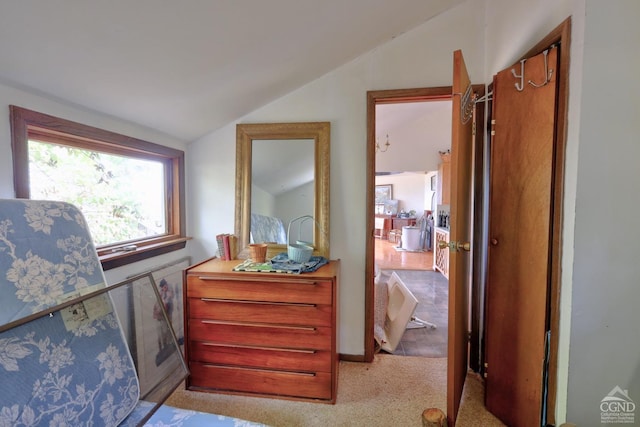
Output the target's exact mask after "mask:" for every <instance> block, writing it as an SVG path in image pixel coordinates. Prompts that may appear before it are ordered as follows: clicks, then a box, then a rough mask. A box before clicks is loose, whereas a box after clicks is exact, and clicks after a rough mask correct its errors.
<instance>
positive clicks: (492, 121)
mask: <svg viewBox="0 0 640 427" xmlns="http://www.w3.org/2000/svg"><path fill="white" fill-rule="evenodd" d="M495 134H496V121H495V119H493V120H491V136H493V135H495Z"/></svg>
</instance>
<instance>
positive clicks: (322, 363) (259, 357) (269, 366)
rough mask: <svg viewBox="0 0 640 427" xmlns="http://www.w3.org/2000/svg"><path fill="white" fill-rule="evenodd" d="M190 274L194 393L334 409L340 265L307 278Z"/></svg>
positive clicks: (223, 270)
mask: <svg viewBox="0 0 640 427" xmlns="http://www.w3.org/2000/svg"><path fill="white" fill-rule="evenodd" d="M237 264H238V262H237V261H220V260H218V259H214V258H212V259H209V260H206V261H204V262H202V263H200V264H196V265H194V266H192V267H190V268H188V269H186V270H185V283H186V293H185V295H186V297H185V324H186V325H187V326H186V328H185V355H186V359H187V363H188V366H189V370H190V375H189V377H188V378H187V381H186V386H187V389H189V390H195V391H207V392H220V393H230V394H243V395H255V396H262V397H277V398H285V399H299V400H311V401H318V402H324V403H335V401H336V395H337V386H338V354H339V353H338V337H337V322H338V305H337V294H338V277H339V268H340V261H330V262H329V263H328V264H327V265H325V266H323V267H321V268H319V269H318V270H316V271H315V272H311V273H303V274H287V273H264V272H246V271H243V272H238V271H233V268H234V267H235V266H236V265H237Z"/></svg>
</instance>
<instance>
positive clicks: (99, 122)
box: [0, 84, 188, 283]
mask: <svg viewBox="0 0 640 427" xmlns="http://www.w3.org/2000/svg"><path fill="white" fill-rule="evenodd" d="M9 105H17V106H19V107H23V108H28V109H30V110H34V111H38V112H40V113H44V114H50V115H52V116H56V117H60V118H63V119H67V120H72V121H76V122H80V123H83V124H85V125H89V126H95V127H98V128H101V129H106V130H110V131H113V132H118V133H121V134H124V135H127V136H132V137H135V138H139V139H143V140H146V141H150V142H154V143H157V144H161V145H165V146H168V147H172V148H176V149H179V150H185V148H186V144H185V143H184V142H182V141H179V140H176V139H175V138H172V137H169V136H167V135H165V134H162V133H160V132H157V131H154V130H151V129H148V128H144V127H142V126H138V125H135V124H133V123H129V122H125V121H122V120H117V119H115V118H113V117H109V116H105V115H102V114H97V113H95V112H92V111H89V110H84V109H79V108H75V107H73V106H70V105H68V104H64V103H62V102H56V101H54V100H50V99H46V98H44V97H42V96H40V95H36V94H33V93H29V92H27V91H25V90H18V89H14V88H11V87H8V86H4V85H2V84H0V109H2V111H4V114H0V136H1V137H0V152H1V153H3V154H2V155H0V198H13V197H15V193H14V190H13V166H12V156H11V125H10V121H9ZM187 255H188V243H187V248H185V249H183V250H180V251H176V252H172V253H170V254H165V255H161V256H158V257H154V258H152V259H149V260H145V261H142V262H138V263H135V264H131V265H128V266H125V267H121V268H116V269H112V270H109V271H107V272H106V274H105V275H106V278H107V282H108V283H115V282H118V281H120V280H123V279H125V278H126V277H127V276H130V275H133V274H137V273H141V272H144V271H148V270H150V269H152V268H153V267H156V266H160V265H163V264H166V263H168V262H170V261H173V260H177V259H180V258H182V257H184V256H187Z"/></svg>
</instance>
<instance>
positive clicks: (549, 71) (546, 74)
mask: <svg viewBox="0 0 640 427" xmlns="http://www.w3.org/2000/svg"><path fill="white" fill-rule="evenodd" d="M542 54H543V55H544V82H542V83H540V84H536V83H534V82H532V81H531V80H529V82H528V83H529V84H530V85H531V86H533V87H542V86H546V85H547V84H549V82H550V81H551V76H552V75H553V68H552V69H549V65H548V64H547V55H548V54H549V49H547V50H545V51H544V52H542Z"/></svg>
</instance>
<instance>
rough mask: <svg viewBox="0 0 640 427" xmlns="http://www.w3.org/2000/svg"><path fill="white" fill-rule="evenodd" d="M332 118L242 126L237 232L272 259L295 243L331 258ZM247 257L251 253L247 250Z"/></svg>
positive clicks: (244, 244)
mask: <svg viewBox="0 0 640 427" xmlns="http://www.w3.org/2000/svg"><path fill="white" fill-rule="evenodd" d="M329 134H330V127H329V123H328V122H307V123H258V124H239V125H237V149H236V227H235V228H236V230H235V232H236V235H238V237H239V241H240V243H241V246H242V247H243V248H246V247H247V245H248V244H249V243H267V244H268V247H269V248H268V252H267V257H273V256H275V255H276V254H278V253H280V252H286V251H287V246H286V245H287V238H289V241H290V242H291V243H297V242H303V243H305V244H309V245H312V246H313V248H314V255H321V256H324V257H327V258H328V257H329V237H328V236H329ZM242 255H246V251H243V252H242V253H241V256H242Z"/></svg>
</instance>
